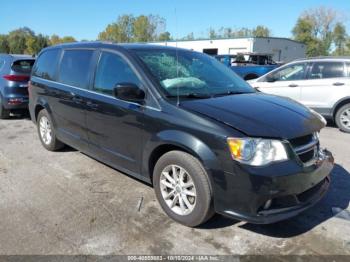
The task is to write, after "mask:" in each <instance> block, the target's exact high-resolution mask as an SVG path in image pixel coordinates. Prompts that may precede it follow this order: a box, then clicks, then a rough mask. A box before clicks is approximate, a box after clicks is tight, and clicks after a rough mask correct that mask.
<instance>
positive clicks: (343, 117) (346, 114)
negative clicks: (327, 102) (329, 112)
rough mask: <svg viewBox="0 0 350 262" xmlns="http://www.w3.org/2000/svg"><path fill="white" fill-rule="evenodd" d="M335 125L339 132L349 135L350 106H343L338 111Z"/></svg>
mask: <svg viewBox="0 0 350 262" xmlns="http://www.w3.org/2000/svg"><path fill="white" fill-rule="evenodd" d="M335 123H336V124H337V126H338V128H339V129H340V130H341V131H343V132H346V133H350V104H346V105H343V106H342V107H341V108H339V109H338V111H337V113H336V115H335Z"/></svg>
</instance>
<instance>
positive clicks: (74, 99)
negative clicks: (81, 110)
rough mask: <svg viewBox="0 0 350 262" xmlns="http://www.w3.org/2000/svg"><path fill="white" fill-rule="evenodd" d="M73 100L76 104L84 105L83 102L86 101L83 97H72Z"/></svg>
mask: <svg viewBox="0 0 350 262" xmlns="http://www.w3.org/2000/svg"><path fill="white" fill-rule="evenodd" d="M72 100H73V101H74V102H76V103H83V101H84V100H83V98H82V97H80V96H76V95H74V96H73V97H72Z"/></svg>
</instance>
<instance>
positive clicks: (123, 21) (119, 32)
mask: <svg viewBox="0 0 350 262" xmlns="http://www.w3.org/2000/svg"><path fill="white" fill-rule="evenodd" d="M134 20H135V18H134V16H133V15H123V16H119V17H118V19H117V21H116V22H115V23H112V24H109V25H107V27H106V29H105V30H104V31H102V32H101V33H100V34H99V35H98V39H99V40H105V41H115V42H121V43H128V42H131V41H132V34H133V22H134Z"/></svg>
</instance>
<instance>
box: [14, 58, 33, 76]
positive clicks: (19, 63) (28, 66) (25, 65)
mask: <svg viewBox="0 0 350 262" xmlns="http://www.w3.org/2000/svg"><path fill="white" fill-rule="evenodd" d="M34 62H35V60H33V59H26V60H16V61H14V62H13V63H12V66H11V69H12V70H13V71H15V72H18V73H25V74H30V72H31V71H32V67H33V65H34Z"/></svg>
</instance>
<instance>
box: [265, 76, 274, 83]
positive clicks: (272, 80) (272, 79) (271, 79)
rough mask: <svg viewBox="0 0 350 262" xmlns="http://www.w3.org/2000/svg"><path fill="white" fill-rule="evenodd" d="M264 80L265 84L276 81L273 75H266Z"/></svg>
mask: <svg viewBox="0 0 350 262" xmlns="http://www.w3.org/2000/svg"><path fill="white" fill-rule="evenodd" d="M265 79H266V82H269V83H272V82H275V81H276V79H275V77H274V76H273V75H267V76H266V78H265Z"/></svg>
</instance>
